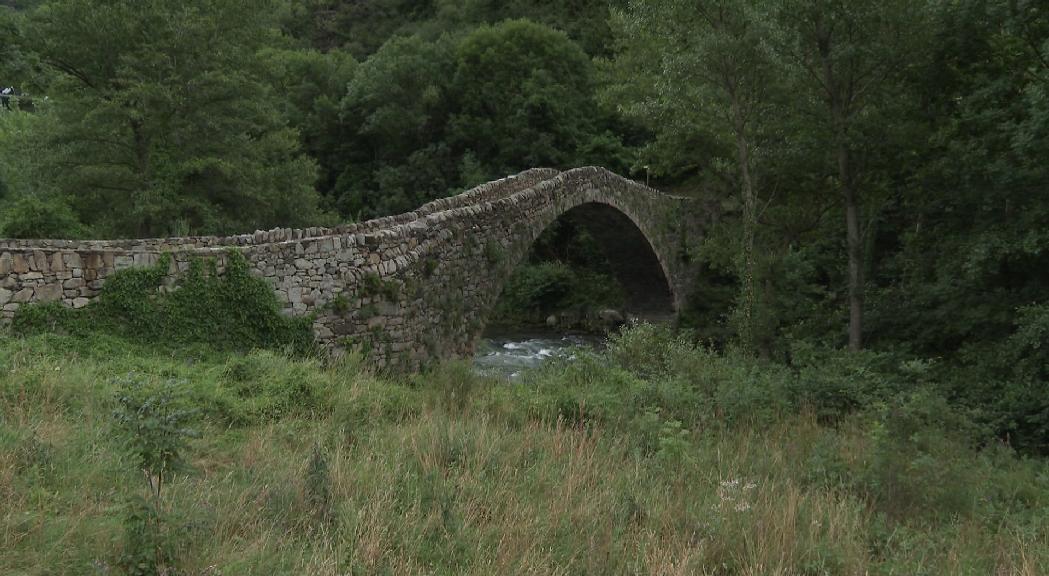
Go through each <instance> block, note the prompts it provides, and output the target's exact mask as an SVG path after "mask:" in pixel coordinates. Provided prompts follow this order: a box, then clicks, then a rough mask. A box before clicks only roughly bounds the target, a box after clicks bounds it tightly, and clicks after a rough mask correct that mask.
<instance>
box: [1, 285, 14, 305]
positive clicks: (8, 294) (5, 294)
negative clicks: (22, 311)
mask: <svg viewBox="0 0 1049 576" xmlns="http://www.w3.org/2000/svg"><path fill="white" fill-rule="evenodd" d="M14 295H15V293H14V292H12V291H10V290H6V289H4V288H0V306H3V305H4V304H7V303H8V302H10V301H11V298H12V297H13V296H14Z"/></svg>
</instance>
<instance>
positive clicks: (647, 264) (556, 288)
mask: <svg viewBox="0 0 1049 576" xmlns="http://www.w3.org/2000/svg"><path fill="white" fill-rule="evenodd" d="M674 311H675V308H674V296H673V291H672V288H671V284H670V282H669V281H668V279H667V276H666V274H665V272H664V269H663V265H662V264H661V262H660V259H659V257H658V256H657V253H656V251H655V249H654V248H653V246H652V245H651V244H650V242H649V241H648V239H647V238H646V236H645V234H644V233H643V232H642V231H641V230H640V229H639V228H638V226H637V225H636V224H635V223H634V221H633V220H632V219H631V218H630V217H629V216H627V215H626V214H624V213H623V212H622V211H620V210H619V209H618V208H616V207H613V206H611V205H608V204H603V203H598V202H587V203H584V204H580V205H578V206H575V207H573V208H571V209H569V210H567V211H566V212H565V213H564V214H562V215H561V216H559V217H558V218H557V219H556V220H555V221H554V222H553V223H551V224H550V225H549V226H547V228H546V229H545V230H544V231H543V232H542V233H541V234H540V235H539V237H538V238H537V239H536V240H535V241H534V242H533V243H532V244H531V246H530V247H529V249H528V252H527V253H526V254H525V255H524V257H523V258H521V260H520V261H519V262H518V263H516V265H515V267H514V269H513V271H512V273H511V276H510V278H509V279H508V280H507V281H506V283H505V284H504V286H503V288H502V290H501V293H500V295H499V296H498V299H497V301H496V302H495V303H494V306H493V310H492V313H491V314H490V317H489V318H488V321H487V322H486V326H487V328H488V331H489V332H491V331H496V332H499V331H506V330H507V329H513V328H527V327H529V326H533V327H534V326H538V325H540V324H548V323H549V319H551V318H557V319H558V323H557V326H556V327H557V328H559V329H568V330H582V331H589V332H598V331H601V330H603V329H608V328H612V327H614V326H615V325H617V324H618V323H620V322H621V321H623V320H626V319H630V318H639V319H643V320H648V321H663V320H667V319H670V318H672V317H673V315H674ZM609 316H611V318H609Z"/></svg>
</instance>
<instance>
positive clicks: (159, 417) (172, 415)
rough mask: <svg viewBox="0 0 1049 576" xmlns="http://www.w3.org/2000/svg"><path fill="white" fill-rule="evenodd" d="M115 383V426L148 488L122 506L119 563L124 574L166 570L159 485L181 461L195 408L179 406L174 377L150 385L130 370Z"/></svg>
mask: <svg viewBox="0 0 1049 576" xmlns="http://www.w3.org/2000/svg"><path fill="white" fill-rule="evenodd" d="M119 386H120V392H119V394H118V397H117V408H116V410H114V411H113V418H114V421H115V430H116V432H117V435H118V436H119V437H120V439H121V440H122V442H123V443H124V445H125V446H126V448H127V450H128V455H129V456H130V458H131V459H132V460H133V462H134V464H135V467H136V468H137V469H138V470H141V471H142V474H143V476H144V479H145V482H146V485H147V486H148V488H149V498H148V500H147V499H142V498H141V497H135V498H132V500H131V502H129V504H128V506H127V510H126V515H125V545H124V555H123V556H122V558H121V564H122V565H123V566H124V568H125V570H126V571H127V572H128V573H129V574H143V575H145V574H162V573H167V572H168V570H169V569H170V566H168V564H169V563H170V562H171V550H170V548H171V546H170V542H169V535H168V534H167V532H168V531H167V529H166V525H165V524H166V522H165V517H166V511H165V510H164V506H163V497H164V487H165V484H167V483H170V481H171V477H172V476H173V475H174V474H175V473H176V472H178V471H181V470H182V469H184V467H185V463H184V452H185V450H186V448H187V439H188V438H192V437H196V436H197V433H196V431H194V430H193V429H192V428H189V424H190V422H191V421H192V420H193V419H194V417H195V414H196V413H195V411H194V410H191V409H187V408H185V407H184V400H183V398H182V388H183V386H182V385H181V383H179V382H175V381H171V380H168V381H165V382H164V383H163V384H160V385H154V384H150V383H148V382H147V381H145V380H143V379H141V378H139V377H137V376H135V375H134V374H132V375H130V376H128V377H127V378H126V379H124V380H123V381H121V382H120V383H119Z"/></svg>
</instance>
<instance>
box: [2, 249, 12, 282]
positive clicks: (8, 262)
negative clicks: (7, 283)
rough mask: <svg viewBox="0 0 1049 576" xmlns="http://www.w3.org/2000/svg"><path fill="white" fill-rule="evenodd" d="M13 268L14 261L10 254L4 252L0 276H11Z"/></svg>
mask: <svg viewBox="0 0 1049 576" xmlns="http://www.w3.org/2000/svg"><path fill="white" fill-rule="evenodd" d="M12 267H13V261H12V259H11V253H10V252H4V253H3V254H0V276H6V275H7V274H10V273H11V271H12Z"/></svg>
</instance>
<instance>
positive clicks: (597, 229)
mask: <svg viewBox="0 0 1049 576" xmlns="http://www.w3.org/2000/svg"><path fill="white" fill-rule="evenodd" d="M562 218H572V219H575V220H576V221H577V222H578V223H579V224H581V225H583V226H586V227H587V228H588V230H590V232H591V234H592V235H593V236H594V238H595V239H596V240H597V241H598V242H599V244H600V245H601V246H602V247H603V248H604V249H605V251H606V253H607V255H608V256H609V261H610V262H612V265H613V267H614V268H615V270H614V272H615V274H616V275H617V277H618V278H619V279H620V280H621V281H622V282H623V284H624V287H625V288H626V291H627V293H628V295H629V300H630V301H629V303H628V309H631V308H633V309H634V310H635V311H641V310H643V311H646V312H657V313H658V312H665V313H672V312H674V311H677V310H680V309H681V307H682V306H683V305H684V302H685V299H686V297H687V296H688V294H689V290H690V284H691V282H692V280H693V278H694V276H695V272H694V269H693V268H694V266H693V265H692V263H691V262H690V260H689V258H688V255H687V250H686V247H687V246H688V245H689V244H690V243H692V242H695V241H696V240H698V237H699V236H700V235H701V233H702V229H703V227H704V226H703V214H702V213H701V211H698V210H696V209H695V206H694V202H693V201H691V200H689V199H686V198H682V197H677V196H670V195H666V194H662V193H660V192H657V191H655V190H653V189H651V188H648V187H646V186H644V185H641V184H638V183H636V182H634V181H631V180H627V179H625V178H622V177H620V176H617V175H615V174H613V173H611V172H609V171H607V170H604V169H601V168H593V167H589V168H578V169H574V170H568V171H565V172H558V171H556V170H550V169H535V170H529V171H526V172H523V173H521V174H518V175H516V176H511V177H509V178H505V179H503V180H498V181H495V182H490V183H488V184H483V185H481V186H479V187H477V188H474V189H472V190H469V191H467V192H464V193H462V194H460V195H458V196H454V197H450V198H444V199H440V200H436V201H434V202H431V203H429V204H426V205H424V206H422V207H420V208H419V209H417V210H415V211H413V212H409V213H406V214H400V215H397V216H390V217H385V218H379V219H375V220H369V221H367V222H361V223H356V224H349V225H345V226H342V227H338V228H309V229H304V230H292V229H276V230H271V231H266V232H263V231H259V232H255V233H254V234H246V235H240V236H231V237H192V238H167V239H147V240H114V241H68V240H0V309H2V315H3V319H4V320H5V321H9V320H10V319H11V318H12V317H13V316H14V313H15V312H16V311H17V309H18V308H19V307H20V306H23V305H25V304H27V303H32V302H54V301H59V302H62V303H64V304H66V305H68V306H71V307H74V308H81V307H83V306H86V305H88V304H89V303H90V301H91V299H92V298H94V297H95V296H96V295H97V294H98V292H99V290H100V289H101V287H102V285H103V284H104V283H105V279H106V277H107V276H109V275H110V274H112V273H113V272H114V271H117V270H120V269H123V268H128V267H133V266H149V265H154V264H155V263H157V262H158V261H159V260H160V257H161V255H162V254H164V253H170V254H171V255H172V259H171V269H170V271H169V276H170V278H171V279H175V278H177V276H178V275H179V274H180V273H182V272H184V271H186V270H187V269H188V267H189V265H190V261H191V260H193V259H194V258H199V257H211V258H214V259H215V260H216V262H217V264H218V270H219V272H220V273H221V271H222V269H223V265H224V262H225V258H226V257H227V255H228V253H229V249H230V248H231V247H232V248H236V249H237V250H239V251H240V252H241V253H242V254H243V255H244V256H245V257H246V258H247V260H248V261H249V262H250V265H251V267H252V271H253V273H254V274H255V275H257V276H259V277H261V278H264V279H265V280H266V281H268V282H269V283H271V284H272V286H273V289H274V291H275V292H276V294H277V297H278V299H279V300H280V301H281V302H282V303H283V305H284V307H285V310H286V312H287V313H289V314H295V315H305V314H311V313H312V314H314V315H315V322H314V330H315V334H316V336H317V339H318V340H319V341H320V342H322V343H323V344H325V345H327V346H330V347H336V346H353V345H360V346H362V347H365V348H367V349H368V350H370V352H369V358H371V359H372V360H373V361H374V362H375V364H377V365H378V366H386V365H393V364H399V365H408V366H417V365H419V364H420V363H422V362H425V361H426V360H428V359H431V358H439V357H456V356H463V355H466V354H469V353H471V352H472V350H473V346H474V342H475V340H476V339H477V337H478V336H479V334H480V333H481V331H482V329H483V327H484V324H485V320H486V317H487V315H488V313H489V312H490V310H491V309H492V307H493V306H494V305H495V303H496V301H497V299H498V297H499V295H500V293H501V291H502V288H503V285H504V283H505V281H506V279H507V278H508V277H509V275H510V274H511V273H512V271H513V269H514V267H515V266H516V265H517V264H518V263H519V262H520V261H521V260H522V259H523V258H524V257H525V256H526V255H527V254H528V251H529V249H530V247H531V246H532V244H533V243H534V241H535V240H536V239H537V238H538V236H539V235H540V233H541V232H542V231H543V230H544V229H546V228H547V227H548V226H550V225H551V224H552V223H553V222H554V221H556V220H558V219H562Z"/></svg>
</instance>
